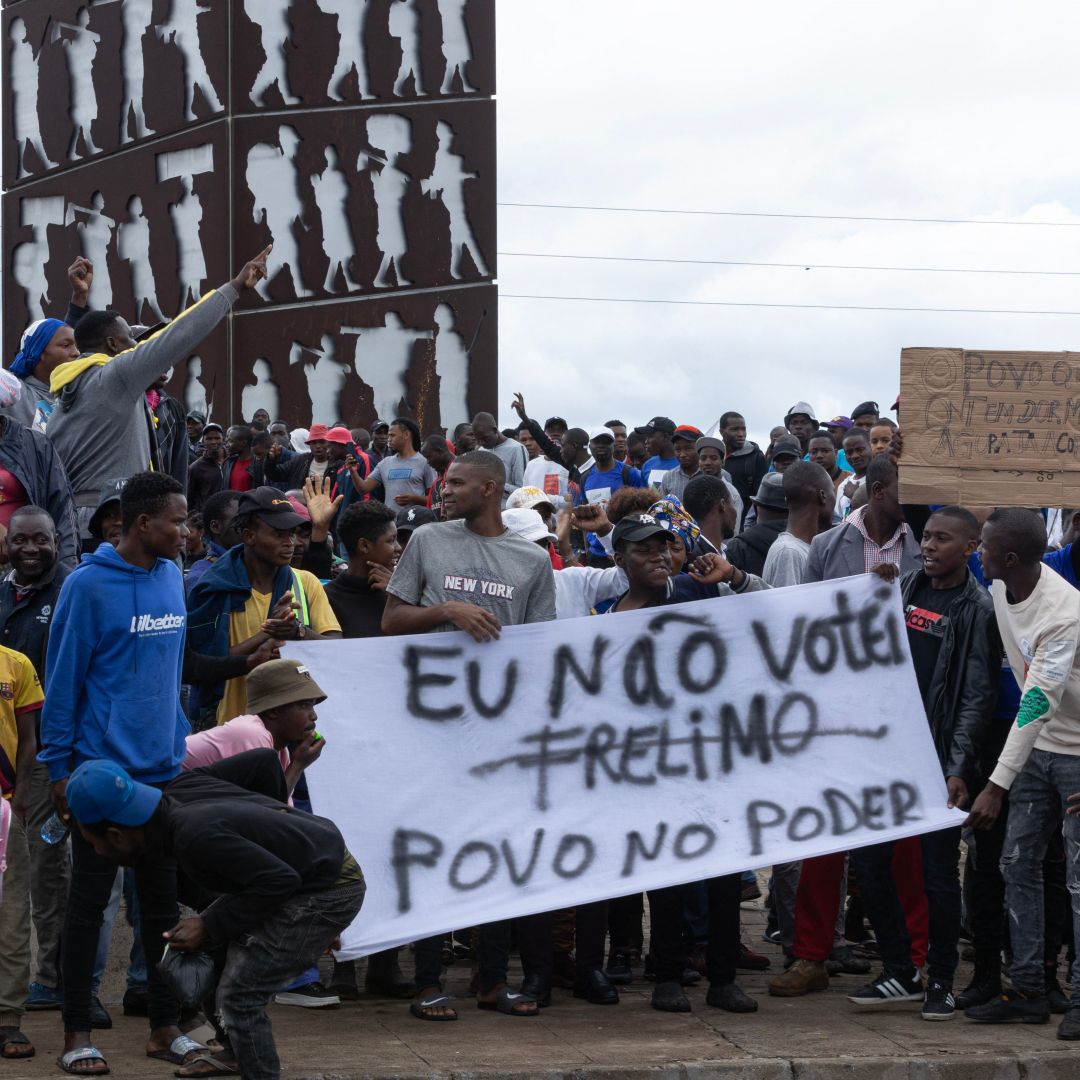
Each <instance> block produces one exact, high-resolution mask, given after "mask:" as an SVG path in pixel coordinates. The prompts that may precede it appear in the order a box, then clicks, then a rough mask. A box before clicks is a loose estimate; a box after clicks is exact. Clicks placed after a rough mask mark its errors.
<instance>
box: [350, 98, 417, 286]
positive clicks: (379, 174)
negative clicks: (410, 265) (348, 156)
mask: <svg viewBox="0 0 1080 1080" xmlns="http://www.w3.org/2000/svg"><path fill="white" fill-rule="evenodd" d="M367 130H368V144H369V145H370V146H371V147H372V148H373V149H372V150H362V151H361V152H360V156H359V158H358V160H357V168H360V169H363V168H364V167H365V166H369V167H371V168H370V175H371V187H372V190H373V192H374V195H375V208H376V227H375V244H376V246H377V247H378V249H379V251H380V252H382V261H381V262H380V264H379V271H378V273H377V274H376V275H375V285H376V286H377V287H383V288H385V287H390V286H393V285H395V284H397V285H411V284H412V282H411V281H410V280H409V279H408V278H407V277H405V275H404V274H403V273H402V272H401V261H400V260H401V258H402V256H404V255H405V253H406V252H407V250H408V241H407V239H406V237H405V217H404V213H403V210H402V202H403V200H404V198H405V192H406V191H407V190H408V187H409V184H411V183H412V177H411V176H410V175H409V174H408V173H407V172H405V171H404V170H403V169H401V168H399V167H398V164H397V162H398V160H399V159H400V158H401V157H403V156H404V155H406V154H408V153H409V152H410V150H411V149H412V123H411V122H410V121H409V120H408V118H407V117H404V116H394V115H387V116H373V117H371V118H370V119H369V120H368V125H367ZM380 150H381V151H382V154H381V155H380V153H379V151H380Z"/></svg>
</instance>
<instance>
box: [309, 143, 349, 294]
mask: <svg viewBox="0 0 1080 1080" xmlns="http://www.w3.org/2000/svg"><path fill="white" fill-rule="evenodd" d="M323 160H324V161H325V162H326V168H324V169H323V171H322V172H321V173H316V174H315V175H314V176H313V177H312V178H311V188H312V191H314V193H315V205H316V206H317V207H318V208H319V216H320V218H321V219H322V236H323V251H324V252H325V253H326V256H327V258H328V259H329V260H330V266H329V267H328V269H327V271H326V281H325V282H324V283H323V288H324V289H325V290H326V291H327V292H336V291H337V277H338V273H339V272H340V273H341V274H343V275H344V277H345V287H346V289H359V288H360V285H359V284H358V283H357V282H356V281H354V280H353V276H352V274H350V273H349V260H350V259H352V257H353V256H354V255H355V254H356V250H355V248H354V247H353V241H352V229H351V228H350V227H349V218H348V215H347V214H346V212H345V204H346V201H347V200H348V197H349V185H348V182H347V181H346V180H345V174H344V173H343V172H342V171H341V167H340V165H339V163H338V156H337V150H336V149H335V148H334V147H333V146H328V147H327V148H326V153H325V154H324V156H323Z"/></svg>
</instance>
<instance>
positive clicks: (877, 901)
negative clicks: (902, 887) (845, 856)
mask: <svg viewBox="0 0 1080 1080" xmlns="http://www.w3.org/2000/svg"><path fill="white" fill-rule="evenodd" d="M919 839H920V846H921V848H922V869H923V887H924V889H925V890H926V900H927V904H928V907H929V920H930V941H929V948H928V950H927V953H926V968H927V973H928V974H929V976H930V978H931V980H933V981H935V982H940V983H943V984H944V985H945V986H948V987H951V986H952V981H953V977H954V976H955V974H956V965H957V963H958V961H959V953H958V943H959V941H960V866H959V859H960V829H959V828H954V829H941V830H940V831H938V832H932V833H927V834H926V835H925V836H922V837H920V838H919ZM892 860H893V844H892V841H889V842H887V843H884V844H874V845H872V846H871V847H865V848H857V849H856V850H854V851H853V852H852V853H851V861H852V864H853V865H854V866H855V872H856V874H857V875H858V878H859V888H860V889H861V890H862V898H863V907H864V909H865V911H866V915H867V918H869V920H870V924H871V925H872V926H873V928H874V933H875V934H876V935H877V940H878V948H879V949H880V950H881V962H882V968H883V969H884V972H885V974H886V975H889V976H893V977H895V976H900V975H908V974H909V973H910V972H911V969H912V967H913V966H914V965H913V964H912V960H911V937H910V935H909V934H908V929H907V922H906V920H905V918H904V908H903V905H902V904H901V903H900V897H899V894H898V893H897V890H896V882H895V880H894V879H893V874H892Z"/></svg>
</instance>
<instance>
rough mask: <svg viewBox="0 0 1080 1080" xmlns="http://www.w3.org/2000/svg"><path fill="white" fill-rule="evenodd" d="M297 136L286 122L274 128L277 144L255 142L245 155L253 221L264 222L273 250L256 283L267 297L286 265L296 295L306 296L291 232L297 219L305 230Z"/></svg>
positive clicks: (294, 240) (261, 292) (258, 288)
mask: <svg viewBox="0 0 1080 1080" xmlns="http://www.w3.org/2000/svg"><path fill="white" fill-rule="evenodd" d="M299 149H300V136H299V135H298V134H297V132H296V129H295V128H294V127H292V126H290V125H289V124H282V125H281V126H280V127H279V128H278V145H277V146H275V145H273V144H272V143H256V144H255V145H254V146H253V147H252V148H251V149H250V150H249V151H248V156H247V172H246V174H245V179H246V181H247V186H248V190H249V191H250V192H251V194H252V196H253V198H254V201H255V205H254V208H253V211H252V212H253V214H254V217H255V221H256V223H257V224H259V225H262V224H263V223H265V224H266V227H267V228H268V229H269V230H270V238H271V240H272V241H273V244H274V250H273V252H272V253H271V255H270V259H269V262H268V268H267V276H266V278H265V279H264V280H263V281H260V282H259V284H258V285H257V286H256V289H257V290H258V292H259V295H260V296H262V297H264V298H265V299H267V300H269V299H270V282H271V281H273V279H274V278H275V277H276V276H277V275H278V274H279V273H280V272H281V271H282V270H283V269H284V268H285V267H286V266H287V267H288V268H289V270H290V272H291V274H292V282H293V290H294V291H295V293H296V295H297V296H298V297H300V296H310V295H311V289H308V288H305V286H304V280H303V277H302V274H301V270H300V251H299V248H298V246H297V243H296V238H295V236H294V235H293V225H294V224H295V223H296V222H299V223H300V225H301V227H302V228H304V229H307V227H308V226H307V223H306V222H305V221H304V217H303V207H302V205H301V202H300V177H299V175H298V172H297V168H296V154H297V151H298V150H299Z"/></svg>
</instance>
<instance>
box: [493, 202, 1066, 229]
mask: <svg viewBox="0 0 1080 1080" xmlns="http://www.w3.org/2000/svg"><path fill="white" fill-rule="evenodd" d="M496 205H498V206H518V207H527V208H529V209H533V210H597V211H603V212H605V213H612V214H683V215H690V216H694V217H698V216H702V217H756V218H794V219H803V220H806V221H900V222H908V223H910V224H922V225H1026V226H1034V227H1036V228H1064V229H1075V228H1080V221H985V220H981V219H978V218H918V217H884V216H873V215H870V214H781V213H764V212H760V211H756V210H679V209H675V208H674V207H670V208H661V207H649V206H578V205H575V204H572V203H531V202H501V203H497V204H496Z"/></svg>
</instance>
